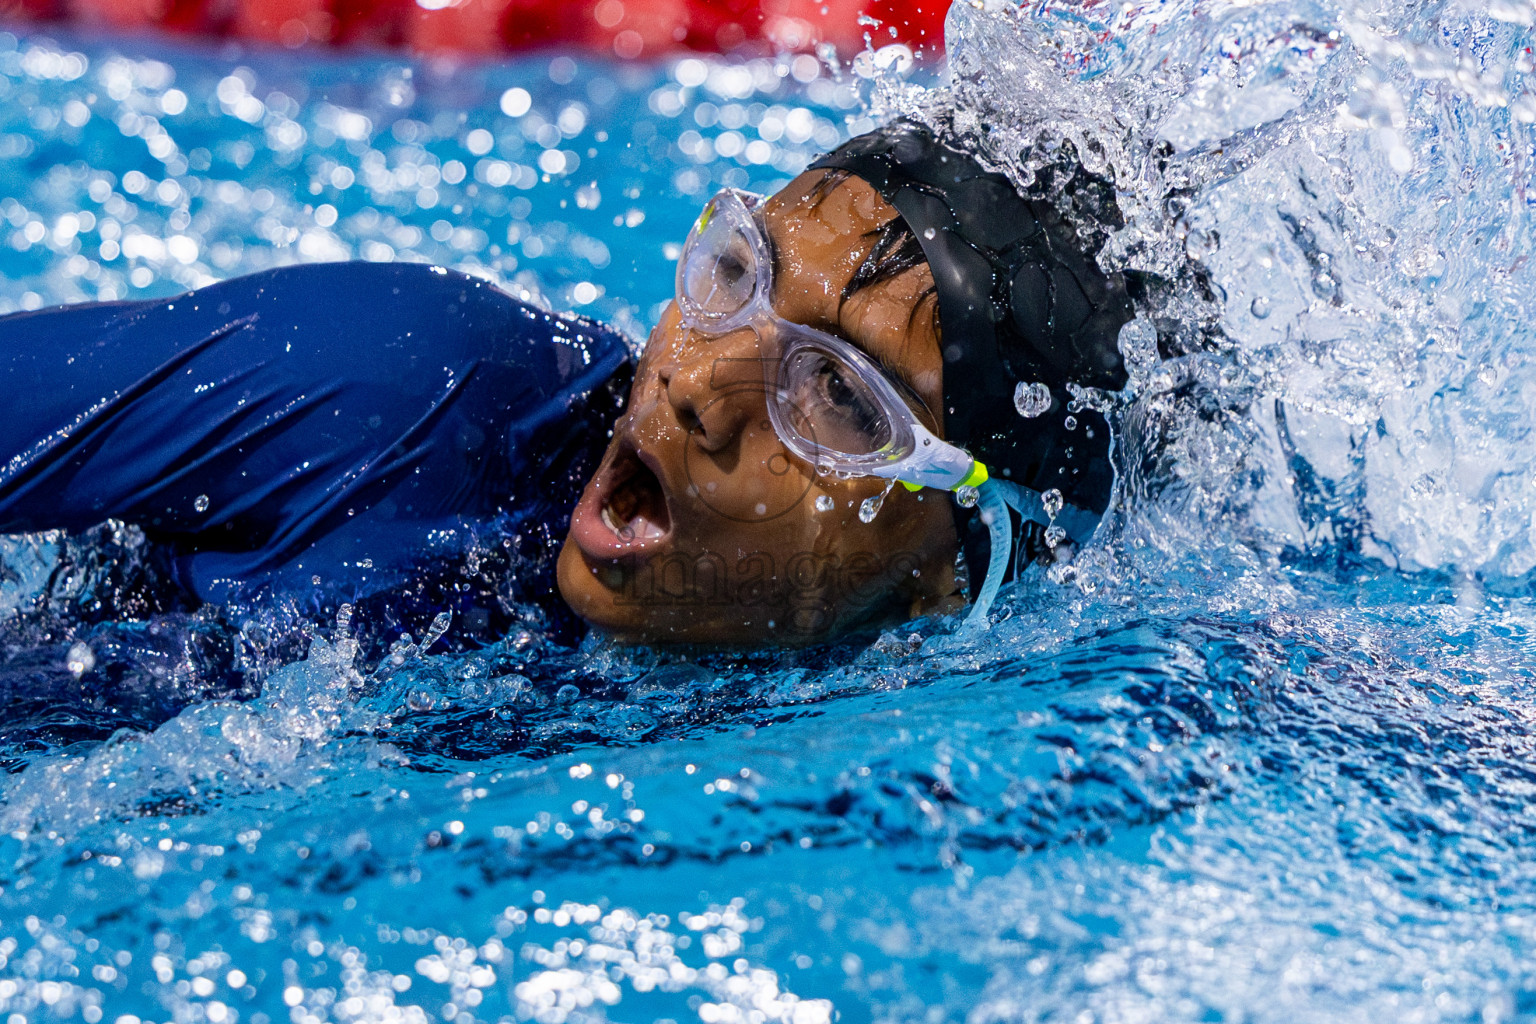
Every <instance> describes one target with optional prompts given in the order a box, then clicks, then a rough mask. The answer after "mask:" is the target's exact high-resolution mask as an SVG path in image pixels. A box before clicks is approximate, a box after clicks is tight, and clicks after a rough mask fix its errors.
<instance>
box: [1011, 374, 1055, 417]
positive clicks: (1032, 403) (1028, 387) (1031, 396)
mask: <svg viewBox="0 0 1536 1024" xmlns="http://www.w3.org/2000/svg"><path fill="white" fill-rule="evenodd" d="M1013 407H1014V408H1015V409H1017V410H1018V411H1019V415H1020V416H1023V417H1024V418H1025V419H1027V420H1032V419H1034V418H1035V417H1036V416H1039V415H1041V414H1043V413H1044V412H1045V411H1046V410H1048V409H1049V408H1050V407H1051V389H1050V388H1048V387H1046V386H1045V385H1044V384H1040V383H1038V382H1037V383H1034V384H1026V383H1023V382H1020V384H1019V385H1018V387H1016V388H1014V389H1013Z"/></svg>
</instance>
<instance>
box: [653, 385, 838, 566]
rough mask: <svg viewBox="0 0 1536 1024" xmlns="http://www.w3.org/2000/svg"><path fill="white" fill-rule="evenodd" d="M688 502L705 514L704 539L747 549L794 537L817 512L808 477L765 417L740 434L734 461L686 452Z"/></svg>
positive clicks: (685, 466) (813, 493)
mask: <svg viewBox="0 0 1536 1024" xmlns="http://www.w3.org/2000/svg"><path fill="white" fill-rule="evenodd" d="M683 457H684V467H683V469H684V473H685V477H686V480H687V486H688V488H689V493H690V496H691V497H692V498H694V499H696V500H697V501H698V503H699V504H700V505H701V506H702V507H703V509H704V510H706V512H707V514H706V515H705V516H704V517H703V521H702V522H701V523H700V526H701V530H700V533H701V534H704V533H708V534H711V535H713V536H716V537H721V538H722V539H726V540H728V541H729V543H728V544H727V546H729V547H731V548H733V549H735V548H738V547H741V548H749V547H752V546H753V545H758V546H761V545H764V544H768V543H771V541H770V539H769V537H770V535H779V534H781V533H782V532H784V531H785V528H786V527H788V528H789V532H790V533H791V534H793V533H795V532H797V531H798V530H799V527H798V526H796V525H794V524H799V523H801V522H802V521H803V520H804V518H805V517H806V516H807V514H808V513H809V512H811V511H813V510H814V508H815V505H814V502H815V496H816V495H815V492H814V488H813V486H812V480H811V477H810V474H809V472H808V471H807V470H806V468H805V467H804V466H802V465H801V464H800V463H799V462H798V461H797V460H795V459H794V458H793V457H792V456H790V454H789V453H788V451H786V450H785V448H784V445H783V443H782V442H781V441H780V440H779V438H778V435H777V434H775V433H774V431H773V424H771V423H770V422H769V421H768V418H767V415H766V413H763V414H760V415H759V416H758V418H756V419H754V420H753V421H751V422H749V423H748V424H747V425H745V426H743V427H742V428H741V435H740V446H739V448H738V449H737V451H736V457H735V458H734V459H726V460H722V459H715V458H710V457H708V456H706V455H702V454H700V453H699V451H698V450H697V449H696V448H694V447H691V446H690V447H688V448H686V449H685V450H684V452H683Z"/></svg>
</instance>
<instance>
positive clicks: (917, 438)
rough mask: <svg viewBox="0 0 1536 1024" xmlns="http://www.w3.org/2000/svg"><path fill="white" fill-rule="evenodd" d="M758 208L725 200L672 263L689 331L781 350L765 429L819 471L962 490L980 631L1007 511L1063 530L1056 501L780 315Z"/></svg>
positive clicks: (999, 561) (869, 364)
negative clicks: (977, 535)
mask: <svg viewBox="0 0 1536 1024" xmlns="http://www.w3.org/2000/svg"><path fill="white" fill-rule="evenodd" d="M763 201H764V199H763V197H762V196H759V195H755V194H753V193H751V192H743V191H740V190H738V189H724V190H722V191H721V192H719V193H718V194H717V195H716V196H715V197H714V198H713V199H711V200H710V201H709V203H708V205H706V206H705V207H704V211H703V212H702V213H701V214H699V219H698V221H697V223H695V224H694V226H693V230H692V231H690V232H689V233H688V240H687V241H686V242H685V243H684V244H683V251H682V253H681V256H680V258H679V259H678V264H677V306H678V310H679V312H680V313H681V315H682V321H683V325H684V326H686V327H688V328H689V329H690V330H693V331H697V332H698V333H700V334H704V335H707V336H719V335H723V334H728V333H730V332H731V331H735V330H740V329H743V328H750V329H752V330H753V331H755V332H756V333H757V335H758V337H759V338H761V339H763V340H764V341H765V342H772V341H775V340H776V341H777V342H778V358H777V359H776V360H775V359H773V358H771V357H770V358H765V359H763V360H762V365H763V367H764V374H765V378H766V379H765V381H764V384H765V391H766V393H767V396H768V418H769V420H770V421H771V422H772V424H773V429H774V432H775V433H777V434H778V436H779V440H781V441H782V442H783V443H784V446H785V447H786V448H788V449H789V450H790V452H791V453H793V454H794V455H795V456H796V457H797V458H799V459H802V460H804V461H805V462H807V463H809V464H810V465H812V466H814V467H815V468H816V470H817V472H820V473H823V474H831V473H836V474H839V475H842V476H874V477H882V478H884V479H887V480H894V481H900V482H901V483H902V484H903V485H904V486H905V487H906V488H907V489H908V490H913V491H916V490H920V489H921V488H923V487H936V488H941V489H944V490H951V491H958V492H960V493H961V496H962V502H963V503H966V504H974V505H976V507H977V510H978V511H979V513H980V515H981V518H982V521H983V522H984V523H985V524H986V525H987V527H988V530H989V531H990V536H991V558H990V560H989V562H988V565H987V576H986V580H985V582H984V583H983V585H982V587H981V589H980V590H979V591H978V592H977V596H976V600H975V601H974V602H973V603H972V605H971V611H970V613H969V614H968V615H967V617H966V624H967V625H968V626H977V625H980V626H983V627H984V626H985V625H986V624H987V612H988V610H989V609H990V608H991V605H992V602H993V600H994V599H995V598H996V596H997V591H998V588H999V587H1000V586H1001V585H1002V581H1003V576H1004V575H1005V573H1006V571H1007V566H1008V561H1009V558H1010V556H1011V554H1012V550H1013V530H1012V524H1011V521H1010V520H1009V516H1008V510H1009V509H1010V508H1011V509H1013V510H1014V511H1015V512H1017V513H1018V514H1019V515H1020V516H1021V517H1022V518H1024V519H1027V520H1032V521H1034V522H1037V523H1040V524H1041V525H1043V526H1045V527H1047V529H1048V530H1049V529H1059V528H1060V527H1059V525H1058V523H1057V519H1058V515H1059V513H1060V512H1061V511H1062V509H1061V503H1060V495H1056V498H1055V501H1054V505H1053V503H1052V502H1051V501H1048V500H1045V499H1044V498H1043V497H1042V495H1041V494H1039V493H1038V492H1036V491H1032V490H1030V489H1029V488H1027V487H1021V486H1019V485H1018V484H1015V483H1013V482H1012V481H1008V480H999V479H989V478H988V474H987V467H986V466H984V465H983V464H982V463H980V462H978V461H977V460H976V459H974V458H972V457H971V456H970V454H969V453H967V452H966V451H964V450H963V449H961V448H957V447H955V446H954V445H952V444H949V443H948V442H947V441H944V440H943V439H942V438H939V437H938V436H936V435H935V434H934V433H933V432H932V431H930V430H929V429H928V428H927V427H925V426H924V425H923V423H922V422H921V421H920V420H919V419H918V417H917V414H916V412H915V411H914V410H913V408H912V405H911V403H910V402H909V401H908V400H907V399H905V398H904V397H903V396H902V394H901V392H900V391H899V390H898V388H897V385H896V384H894V383H893V382H892V381H891V378H890V377H889V376H887V375H886V374H885V372H884V371H883V370H881V369H880V367H879V365H878V364H877V363H876V362H875V361H874V360H873V359H871V358H870V357H869V356H868V355H867V354H865V353H864V352H863V351H862V350H860V349H859V348H857V347H855V346H853V345H851V344H849V343H848V342H846V341H844V340H843V339H841V338H838V337H836V336H834V335H831V334H828V333H826V332H825V331H818V330H816V329H815V328H812V327H807V326H805V325H804V324H797V323H794V322H792V321H790V320H786V319H784V318H783V317H781V316H779V315H778V314H777V313H776V312H775V311H774V309H773V302H772V297H773V257H772V254H771V253H770V252H769V249H768V241H767V238H766V237H765V235H764V233H763V227H762V224H761V222H760V218H761V216H762V214H761V207H762V203H763ZM914 400H915V399H914ZM962 488H967V489H974V491H973V492H968V491H962V490H961V489H962ZM1065 525H1068V526H1070V525H1075V524H1070V523H1068V524H1065ZM1073 532H1074V533H1077V532H1079V531H1076V530H1074V531H1073ZM1087 532H1088V533H1091V532H1092V529H1091V528H1089V529H1087ZM1062 535H1063V536H1065V535H1066V531H1065V530H1063V531H1062Z"/></svg>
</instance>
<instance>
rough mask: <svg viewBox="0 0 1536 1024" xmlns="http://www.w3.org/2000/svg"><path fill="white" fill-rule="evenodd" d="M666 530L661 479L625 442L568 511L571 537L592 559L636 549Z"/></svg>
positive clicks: (642, 548) (646, 546)
mask: <svg viewBox="0 0 1536 1024" xmlns="http://www.w3.org/2000/svg"><path fill="white" fill-rule="evenodd" d="M671 533H672V514H671V512H670V511H669V510H668V508H667V495H666V490H665V489H664V488H663V487H662V484H661V479H660V478H659V477H658V476H657V475H656V472H655V470H653V469H651V467H650V466H647V465H646V464H645V462H644V460H642V459H641V457H640V455H639V454H638V453H637V452H636V451H635V450H634V449H633V448H632V447H630V446H629V445H627V444H626V445H625V446H624V447H622V448H620V449H619V450H618V451H617V452H615V453H614V454H613V457H612V458H610V459H609V460H608V461H607V462H606V463H605V464H604V465H603V466H602V468H600V469H599V470H598V471H597V475H596V476H595V477H594V478H593V480H592V482H591V484H589V485H588V487H587V489H586V492H585V493H583V494H582V497H581V501H580V503H579V504H578V505H577V506H576V511H575V514H574V515H572V516H571V537H572V538H573V539H574V540H575V541H576V543H577V544H578V545H579V546H580V548H581V549H582V551H584V552H585V553H586V554H587V556H588V557H589V558H594V559H604V560H611V559H618V558H623V557H625V556H628V555H636V554H640V553H642V552H644V551H646V550H647V549H649V548H651V547H654V546H655V545H657V544H659V543H661V542H662V541H664V540H665V539H666V538H667V537H668V536H670V535H671Z"/></svg>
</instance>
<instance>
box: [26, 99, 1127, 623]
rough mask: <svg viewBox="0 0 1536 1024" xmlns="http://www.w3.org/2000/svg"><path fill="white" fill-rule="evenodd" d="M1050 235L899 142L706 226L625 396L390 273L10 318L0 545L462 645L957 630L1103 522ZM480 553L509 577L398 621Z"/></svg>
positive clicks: (516, 327)
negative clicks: (289, 602) (564, 613)
mask: <svg viewBox="0 0 1536 1024" xmlns="http://www.w3.org/2000/svg"><path fill="white" fill-rule="evenodd" d="M1065 173H1066V178H1065V179H1064V183H1065V185H1066V188H1067V191H1068V194H1073V193H1074V192H1079V193H1082V194H1085V195H1086V194H1088V193H1091V192H1092V191H1093V190H1094V189H1102V188H1103V186H1102V184H1101V183H1098V182H1096V181H1095V180H1093V179H1091V178H1089V177H1088V176H1087V175H1086V174H1085V173H1083V172H1081V171H1080V170H1073V171H1070V172H1065ZM1090 205H1092V204H1090ZM1100 208H1101V209H1106V210H1108V209H1112V204H1109V203H1107V202H1105V203H1102V204H1100ZM1080 226H1081V225H1079V224H1077V223H1074V222H1073V217H1071V216H1069V215H1065V214H1063V213H1062V212H1061V211H1060V210H1059V209H1058V208H1057V207H1056V206H1055V205H1053V204H1052V203H1050V202H1048V201H1046V200H1045V199H1044V198H1042V197H1031V196H1021V195H1019V194H1018V193H1017V192H1016V191H1015V190H1014V189H1013V187H1012V186H1011V185H1010V184H1009V183H1008V181H1007V179H1006V178H1004V177H1003V176H1002V175H1000V174H997V173H993V172H989V171H987V170H986V169H985V168H984V167H983V166H982V165H981V164H980V163H979V162H978V161H977V160H976V159H975V158H974V157H973V156H971V155H968V154H967V153H966V152H965V151H964V150H963V149H962V148H961V147H959V146H957V145H954V144H953V143H951V142H950V141H948V140H946V139H940V138H937V137H935V135H934V133H933V131H932V130H931V129H929V128H927V127H924V126H920V125H918V124H916V123H912V122H898V123H896V124H893V125H890V126H888V127H886V128H883V129H880V130H877V131H875V132H872V133H870V134H868V135H864V136H860V137H859V138H856V139H854V140H853V141H851V142H849V143H848V144H846V145H844V146H843V147H842V148H840V149H838V150H837V151H835V152H833V153H831V154H829V155H828V156H826V157H823V158H822V159H821V160H819V161H817V162H816V163H814V164H813V165H812V167H811V169H809V170H807V171H806V172H805V173H804V174H802V175H800V176H799V177H798V178H796V179H795V180H794V181H792V182H791V183H790V184H789V185H788V186H786V187H785V188H784V189H782V190H781V191H780V192H779V193H777V194H776V195H774V196H772V197H768V198H763V197H759V196H755V195H751V194H748V193H744V192H738V191H735V190H726V191H723V192H721V193H720V194H719V195H717V196H715V197H714V198H713V199H712V200H711V201H710V202H709V203H708V204H707V205H706V207H705V209H704V211H703V212H702V214H701V215H700V217H699V220H698V222H697V224H696V225H695V227H694V229H693V231H692V232H691V233H690V235H689V238H688V240H687V243H686V244H685V246H684V249H683V252H682V256H681V259H680V261H679V266H678V272H677V294H676V298H675V301H674V302H672V303H670V304H669V305H668V306H667V307H666V310H665V311H664V313H663V314H662V317H661V320H660V323H659V324H658V325H657V327H656V328H655V330H654V331H653V333H652V335H651V338H650V340H649V342H648V343H647V345H646V346H645V349H644V352H643V354H642V356H641V358H640V360H639V363H638V365H637V366H635V365H632V364H631V362H630V358H629V351H628V348H627V347H626V346H625V344H624V342H623V340H622V339H621V338H620V337H619V336H618V335H617V333H616V332H614V331H612V330H611V329H609V328H606V327H604V326H603V325H601V324H598V323H596V322H594V321H590V320H585V319H581V318H576V317H569V316H555V315H551V314H546V313H542V312H539V311H537V310H534V309H532V308H530V307H528V306H526V305H524V304H522V303H519V302H517V301H516V300H514V299H512V298H511V297H510V296H507V295H505V294H504V293H501V292H499V291H497V290H496V289H494V288H492V287H491V286H489V285H488V284H486V283H484V282H481V281H478V280H475V279H473V278H470V277H467V276H464V275H461V274H457V273H454V272H451V271H445V270H443V269H441V268H427V267H421V266H417V265H386V266H379V265H370V264H355V263H353V264H348V263H343V264H324V265H310V266H296V267H287V268H282V269H279V270H273V271H268V272H265V273H262V274H257V275H253V276H251V277H246V278H239V279H236V280H233V281H227V282H223V283H221V284H216V285H211V286H208V287H206V288H203V289H199V290H198V291H195V292H191V293H188V294H186V295H182V296H177V297H175V298H172V299H164V300H150V301H147V302H125V303H96V304H82V305H77V306H68V307H60V308H56V309H51V310H43V311H39V312H35V313H24V314H14V315H11V316H8V317H4V318H0V379H3V380H4V382H5V385H6V388H7V391H8V392H9V393H10V394H13V395H18V394H24V395H27V396H28V400H27V401H26V402H25V403H19V405H20V406H21V407H20V408H19V409H18V410H17V414H15V415H12V416H8V417H6V418H5V419H4V421H0V531H4V532H13V533H14V532H33V531H38V530H44V529H52V528H63V529H69V530H76V529H82V528H85V527H88V526H89V525H91V524H93V523H97V522H99V521H101V520H103V519H106V518H113V519H121V520H126V521H129V522H132V523H135V524H136V525H138V526H139V527H141V528H142V529H143V530H144V531H145V533H146V534H147V535H148V536H149V537H150V538H151V539H152V540H154V541H155V542H156V543H157V545H159V546H160V547H161V548H162V549H163V550H164V551H165V552H166V553H167V554H166V562H167V564H168V565H169V566H170V570H169V571H170V573H171V575H172V576H173V577H174V578H175V579H176V580H177V581H178V582H179V583H180V584H181V585H182V586H184V587H186V588H187V589H189V590H191V591H192V592H193V593H195V594H197V595H198V596H199V597H200V598H202V599H203V600H206V601H214V602H218V601H230V600H240V599H243V598H244V597H246V596H248V595H250V594H251V593H254V592H264V593H282V592H288V593H304V592H310V593H313V594H317V595H323V596H322V597H312V598H311V599H310V600H312V601H313V602H314V603H315V605H316V607H322V606H323V607H332V606H334V605H336V604H337V603H339V602H340V601H343V600H346V601H361V600H366V599H368V597H369V595H374V594H380V593H395V594H397V595H398V594H402V593H407V594H415V595H417V597H418V598H420V597H421V595H423V594H424V593H425V592H427V591H430V594H429V595H428V597H427V598H426V599H425V600H426V602H427V603H428V604H429V605H430V604H434V603H436V604H443V605H444V606H446V607H448V608H449V609H450V610H454V611H455V612H457V613H459V615H460V616H461V618H462V619H463V620H464V621H467V622H469V623H470V624H471V625H474V624H475V623H476V621H477V617H478V623H479V625H480V626H481V627H483V628H484V629H485V630H486V631H488V632H489V633H492V634H494V632H495V630H496V629H498V628H505V626H506V623H507V621H508V616H509V615H512V614H514V613H513V612H511V611H509V609H511V608H514V607H515V606H516V605H517V604H518V603H519V602H523V601H533V602H536V603H537V602H538V601H539V600H540V599H541V598H542V599H543V601H544V603H545V604H546V605H549V606H552V605H554V604H555V602H553V601H551V600H550V596H551V594H550V592H551V591H552V590H553V588H552V587H550V586H549V574H550V573H551V572H553V573H554V574H555V575H556V576H557V578H558V591H559V594H560V595H561V596H562V597H563V599H564V602H565V604H566V605H568V607H569V608H570V609H573V610H574V611H575V613H576V614H577V615H579V616H580V617H581V619H582V620H584V621H585V622H586V623H588V624H590V625H592V626H596V627H598V628H600V629H602V630H604V631H606V632H608V633H611V634H613V635H615V636H617V637H619V638H621V639H623V640H628V641H635V642H652V643H654V642H685V643H700V644H760V643H764V642H769V643H772V642H784V643H806V642H812V641H818V640H823V639H828V638H831V637H835V636H838V635H842V634H847V633H850V632H857V631H860V630H866V629H872V628H876V627H878V626H881V625H883V624H887V623H891V622H896V621H901V620H903V619H907V618H911V617H914V616H918V615H924V614H930V613H950V612H958V611H960V610H962V609H964V608H965V607H966V606H967V605H968V604H969V605H970V606H971V611H970V615H971V619H972V621H974V622H981V621H984V619H985V614H986V610H987V607H988V606H989V605H990V603H991V601H992V599H993V596H994V595H995V593H996V589H997V586H998V585H999V584H1000V583H1001V582H1002V581H1003V579H1004V578H1005V576H1007V575H1008V574H1010V573H1011V572H1013V571H1015V570H1016V568H1017V567H1018V566H1019V565H1020V564H1022V562H1023V561H1024V560H1025V559H1028V558H1037V557H1039V558H1057V557H1066V556H1067V555H1068V553H1069V552H1070V551H1071V550H1072V547H1073V546H1074V545H1075V544H1081V543H1083V542H1085V541H1086V540H1087V539H1088V536H1089V535H1090V534H1091V532H1092V530H1093V528H1094V525H1095V524H1096V522H1097V520H1098V518H1099V516H1100V515H1102V513H1103V512H1104V510H1105V509H1106V508H1107V506H1108V503H1109V501H1110V494H1111V489H1112V485H1113V479H1114V478H1113V472H1112V470H1111V468H1110V463H1109V451H1110V436H1109V430H1108V426H1107V424H1106V423H1105V421H1104V418H1103V417H1102V415H1100V414H1099V413H1097V412H1095V411H1093V409H1092V408H1089V407H1086V406H1083V405H1081V404H1080V403H1079V402H1077V401H1075V400H1074V396H1073V393H1072V391H1071V388H1073V387H1081V388H1097V389H1102V390H1116V389H1118V388H1120V387H1122V386H1123V385H1124V383H1125V380H1126V377H1125V371H1124V368H1123V365H1122V363H1121V359H1120V355H1119V352H1118V349H1117V346H1116V339H1117V335H1118V331H1119V328H1120V326H1121V325H1122V324H1123V323H1125V322H1126V321H1127V320H1129V319H1130V316H1131V299H1130V296H1129V294H1128V289H1127V284H1126V282H1125V281H1123V280H1122V279H1121V278H1120V277H1118V276H1114V275H1106V274H1105V273H1104V272H1103V271H1101V270H1100V269H1099V268H1098V266H1097V264H1096V263H1095V262H1094V260H1093V258H1092V255H1091V253H1089V252H1087V251H1085V250H1086V249H1087V248H1088V246H1087V245H1086V244H1085V243H1084V242H1082V241H1081V240H1080V236H1079V233H1078V228H1079V227H1080ZM631 375H633V385H632V386H631V384H630V380H631ZM626 392H627V402H626V400H625V395H626ZM621 406H622V412H620V411H619V410H620V407H621ZM615 415H616V419H615V418H614V417H615ZM610 422H611V440H610V438H609V433H610V431H609V424H610ZM604 447H606V451H604ZM599 458H600V461H599ZM594 465H595V469H594V468H593V467H594ZM583 483H585V486H584V487H583V486H582V484H583ZM573 506H574V511H572V508H573ZM1010 510H1012V511H1010ZM1015 516H1017V518H1018V523H1019V525H1017V526H1016V525H1015V523H1014V517H1015ZM567 522H568V524H569V528H568V531H567V529H566V524H567ZM562 536H563V537H564V541H563V544H562V543H561V537H562ZM497 538H500V543H499V545H498V544H497V543H496V539H497ZM488 540H489V541H490V543H489V547H490V549H491V550H492V552H493V553H494V552H495V551H497V550H498V549H499V550H502V551H506V552H508V554H507V556H506V566H507V575H508V577H509V580H507V581H502V582H501V583H493V584H492V585H489V586H474V585H469V584H464V583H463V582H462V581H460V582H458V583H449V584H446V585H443V586H433V587H424V585H423V583H422V579H423V578H424V576H423V573H424V571H425V570H424V567H425V566H428V565H430V564H433V563H434V562H435V561H436V562H443V561H445V560H446V562H447V563H448V564H458V563H456V562H455V559H459V560H460V561H462V557H461V556H462V554H463V551H464V550H465V549H466V548H468V549H473V550H476V551H483V550H485V548H486V547H487V542H488ZM556 552H558V558H556ZM476 561H479V556H478V555H477V556H476ZM427 575H430V573H429V574H427ZM449 575H450V576H451V575H452V574H451V573H450V574H449ZM459 575H460V576H463V577H466V578H469V577H474V576H476V573H474V572H467V571H464V568H463V566H462V565H459ZM481 575H482V576H483V574H481ZM405 604H406V605H409V604H410V602H409V600H407V601H406V602H405ZM391 614H392V615H393V616H394V618H395V619H399V618H402V617H404V614H405V613H403V612H400V611H399V606H398V604H397V606H396V611H395V612H393V613H391ZM551 614H552V615H554V616H556V617H558V615H559V610H558V609H557V608H553V607H552V608H551ZM389 618H390V616H387V615H386V616H381V619H380V621H384V620H386V619H389Z"/></svg>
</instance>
